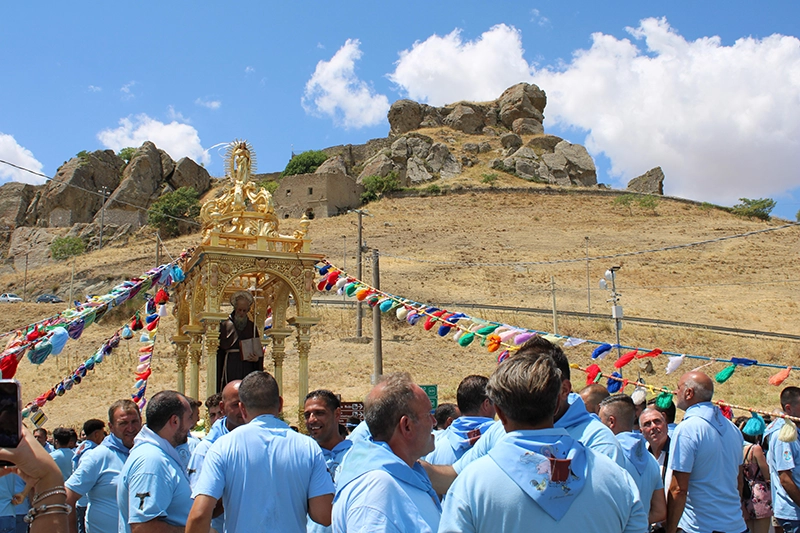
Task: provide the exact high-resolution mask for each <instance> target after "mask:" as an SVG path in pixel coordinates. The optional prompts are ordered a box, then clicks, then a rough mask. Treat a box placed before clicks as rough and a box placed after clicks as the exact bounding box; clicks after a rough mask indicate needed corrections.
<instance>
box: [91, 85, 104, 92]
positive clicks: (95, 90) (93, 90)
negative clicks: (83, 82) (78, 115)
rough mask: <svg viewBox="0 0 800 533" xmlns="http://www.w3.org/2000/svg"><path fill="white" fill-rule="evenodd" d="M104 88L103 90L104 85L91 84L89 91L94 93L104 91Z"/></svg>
mask: <svg viewBox="0 0 800 533" xmlns="http://www.w3.org/2000/svg"><path fill="white" fill-rule="evenodd" d="M102 90H103V88H102V87H98V86H96V85H89V92H92V93H99V92H100V91H102Z"/></svg>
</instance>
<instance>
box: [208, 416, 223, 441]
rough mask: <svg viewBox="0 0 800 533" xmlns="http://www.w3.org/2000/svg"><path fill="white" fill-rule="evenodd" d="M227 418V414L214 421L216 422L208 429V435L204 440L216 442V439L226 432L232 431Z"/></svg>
mask: <svg viewBox="0 0 800 533" xmlns="http://www.w3.org/2000/svg"><path fill="white" fill-rule="evenodd" d="M227 420H228V417H227V416H225V417H222V418H220V419H219V420H217V421H216V422H214V424H212V425H211V429H210V430H209V431H208V435H206V436H205V438H204V439H203V440H207V441H208V442H216V440H217V439H218V438H220V437H221V436H223V435H225V434H226V433H230V430H228V426H227V425H226V422H227Z"/></svg>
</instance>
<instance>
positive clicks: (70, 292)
mask: <svg viewBox="0 0 800 533" xmlns="http://www.w3.org/2000/svg"><path fill="white" fill-rule="evenodd" d="M74 283H75V257H74V256H73V257H72V275H71V276H70V277H69V302H67V303H69V305H70V306H72V302H73V300H72V286H73V284H74Z"/></svg>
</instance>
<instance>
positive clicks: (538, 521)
mask: <svg viewBox="0 0 800 533" xmlns="http://www.w3.org/2000/svg"><path fill="white" fill-rule="evenodd" d="M479 442H480V441H479ZM586 461H587V472H588V476H589V478H588V479H587V481H586V483H585V485H584V486H583V489H581V491H580V493H579V494H578V496H577V497H576V498H575V500H574V501H573V503H572V505H571V506H570V508H569V511H568V512H567V513H566V514H565V515H564V516H563V517H562V518H561V520H558V521H557V520H555V519H554V518H553V517H551V516H550V515H549V514H548V513H547V512H545V511H544V510H543V509H542V507H540V506H539V504H538V503H536V502H535V501H534V500H533V499H532V498H531V497H530V496H528V495H527V494H526V493H525V492H524V491H523V490H522V489H521V488H520V487H519V485H518V484H517V483H516V482H515V481H514V480H512V478H511V477H509V475H507V474H506V473H505V472H504V471H503V470H502V469H501V468H500V466H498V464H497V463H496V462H495V460H494V459H493V458H492V457H491V456H485V457H481V458H480V459H477V460H476V461H474V462H473V463H471V464H470V465H469V466H467V467H466V468H464V470H463V471H462V472H461V473H460V474H459V475H458V477H457V478H456V480H455V481H454V482H453V484H452V486H451V487H450V490H449V491H447V496H446V497H445V499H444V503H443V510H442V521H441V523H440V524H439V533H471V532H475V533H477V532H495V531H497V532H505V531H534V530H535V531H553V532H561V531H563V532H572V531H576V532H577V531H580V532H581V533H610V532H614V531H617V532H624V533H643V532H645V531H647V514H646V513H645V511H644V508H643V507H642V503H641V501H640V500H639V490H638V489H637V488H636V484H635V483H634V481H633V479H632V478H631V477H630V475H628V474H627V473H626V472H624V471H623V470H621V469H620V468H619V466H618V465H617V464H616V463H614V462H613V461H612V460H611V459H609V458H608V457H606V456H605V455H601V454H599V453H596V452H593V451H592V450H591V449H586ZM740 514H741V513H740Z"/></svg>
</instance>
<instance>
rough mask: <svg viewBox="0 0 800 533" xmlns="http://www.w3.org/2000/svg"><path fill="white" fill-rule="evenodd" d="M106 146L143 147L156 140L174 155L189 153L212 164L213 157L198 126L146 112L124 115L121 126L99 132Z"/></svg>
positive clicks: (197, 160) (187, 155) (179, 156)
mask: <svg viewBox="0 0 800 533" xmlns="http://www.w3.org/2000/svg"><path fill="white" fill-rule="evenodd" d="M97 138H98V139H99V140H100V142H101V143H103V145H104V146H105V147H106V148H111V149H112V150H114V151H115V152H118V151H119V150H121V149H122V148H125V147H127V146H134V147H139V146H141V145H142V144H143V143H144V142H145V141H152V142H153V143H155V145H156V146H158V147H159V148H161V149H163V150H165V151H166V152H167V153H168V154H169V155H170V157H172V159H175V160H178V159H180V158H181V157H189V158H191V159H193V160H194V161H196V162H198V163H203V164H205V165H208V164H209V163H210V161H211V157H210V156H209V154H208V152H206V151H205V150H204V149H203V146H202V144H200V136H199V135H198V133H197V130H196V129H194V128H193V127H192V126H190V125H188V124H181V123H180V122H177V121H172V122H170V123H169V124H164V123H163V122H160V121H158V120H155V119H153V118H150V117H149V116H147V115H145V114H141V115H136V116H134V117H125V118H122V119H120V121H119V127H118V128H113V129H112V128H108V129H105V130H103V131H101V132H100V133H98V134H97Z"/></svg>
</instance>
